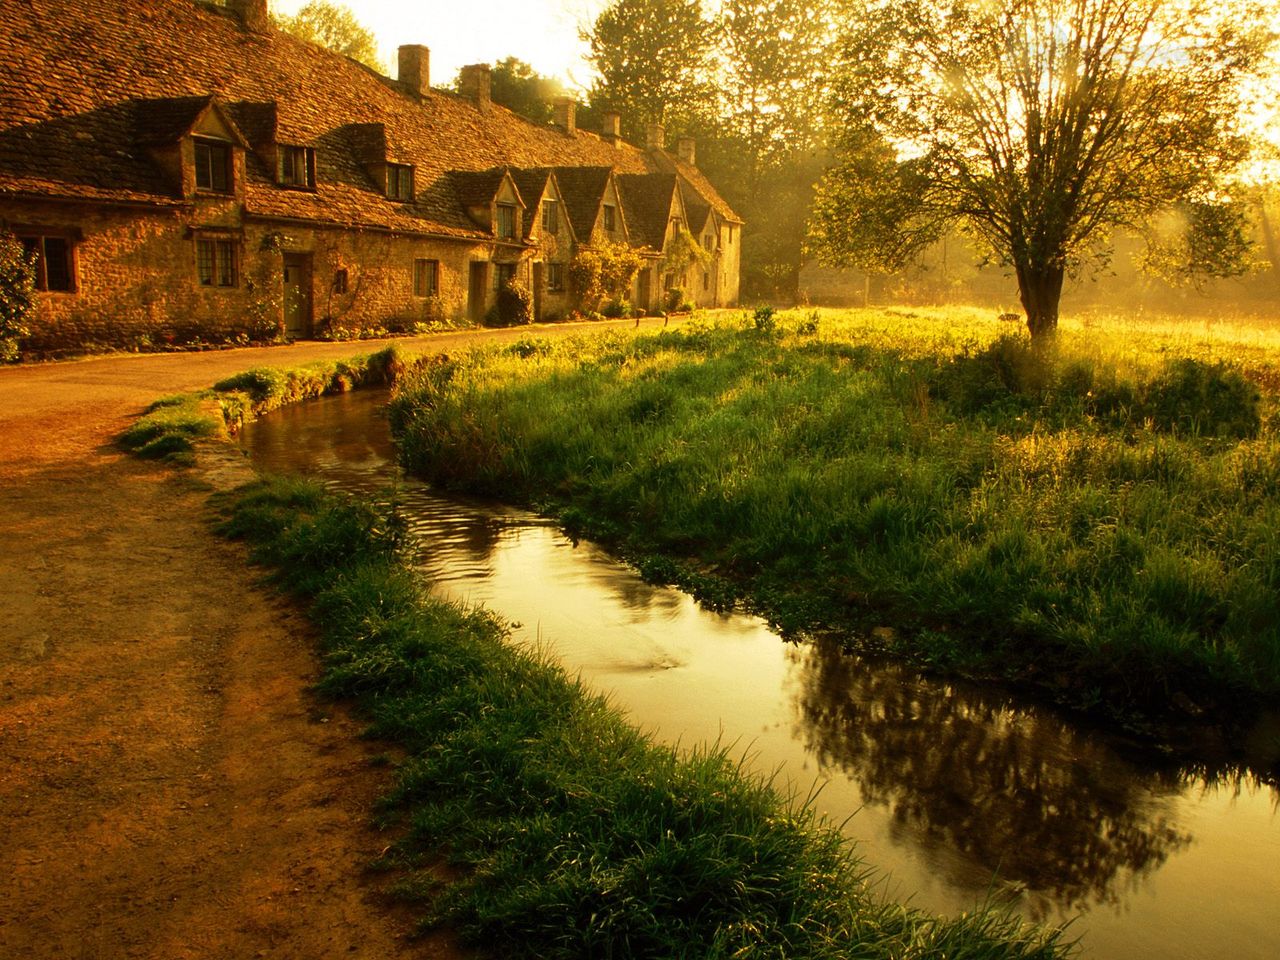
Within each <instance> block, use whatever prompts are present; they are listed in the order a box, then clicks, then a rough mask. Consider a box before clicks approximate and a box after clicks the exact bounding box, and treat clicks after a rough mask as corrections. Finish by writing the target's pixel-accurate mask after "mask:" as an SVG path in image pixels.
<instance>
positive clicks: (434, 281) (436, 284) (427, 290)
mask: <svg viewBox="0 0 1280 960" xmlns="http://www.w3.org/2000/svg"><path fill="white" fill-rule="evenodd" d="M439 291H440V261H439V260H415V261H413V295H414V296H415V297H434V296H435V295H436V294H437V293H439Z"/></svg>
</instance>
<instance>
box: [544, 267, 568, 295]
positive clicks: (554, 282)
mask: <svg viewBox="0 0 1280 960" xmlns="http://www.w3.org/2000/svg"><path fill="white" fill-rule="evenodd" d="M547 289H548V290H553V291H554V290H563V289H564V264H563V263H548V264H547Z"/></svg>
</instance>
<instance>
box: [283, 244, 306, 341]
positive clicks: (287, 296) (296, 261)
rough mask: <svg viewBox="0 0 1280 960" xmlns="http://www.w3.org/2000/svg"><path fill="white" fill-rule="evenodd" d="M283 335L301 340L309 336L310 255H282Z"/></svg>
mask: <svg viewBox="0 0 1280 960" xmlns="http://www.w3.org/2000/svg"><path fill="white" fill-rule="evenodd" d="M284 335H285V336H286V337H288V338H289V339H290V340H301V339H304V338H306V337H309V336H310V335H311V254H309V253H286V254H285V255H284Z"/></svg>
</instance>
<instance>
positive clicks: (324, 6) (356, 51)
mask: <svg viewBox="0 0 1280 960" xmlns="http://www.w3.org/2000/svg"><path fill="white" fill-rule="evenodd" d="M276 24H277V26H279V27H280V29H282V30H285V31H286V32H288V33H291V34H293V35H294V36H295V37H298V38H299V39H301V40H305V41H307V42H308V43H314V44H316V45H317V46H320V47H325V48H326V49H329V50H332V51H333V52H334V53H340V54H342V55H343V56H344V57H350V58H351V59H352V60H358V61H360V62H361V63H363V64H364V65H365V66H368V67H372V68H373V69H374V70H377V71H378V72H379V73H382V72H384V71H385V69H386V68H385V66H384V65H383V63H382V61H381V60H380V59H379V57H378V41H377V38H376V37H374V35H373V32H372V31H371V30H369V29H368V28H367V27H364V26H362V25H361V24H360V21H359V20H357V19H356V17H355V14H354V13H352V12H351V10H350V8H348V7H345V6H343V5H342V4H339V3H329V2H328V0H309V2H308V3H306V4H305V5H304V6H303V7H302V8H301V9H300V10H299V11H298V12H297V13H296V14H294V15H293V16H292V17H277V18H276Z"/></svg>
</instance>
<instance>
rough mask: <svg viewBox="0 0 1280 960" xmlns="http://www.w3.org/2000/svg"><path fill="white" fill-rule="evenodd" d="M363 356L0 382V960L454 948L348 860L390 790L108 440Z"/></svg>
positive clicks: (214, 356)
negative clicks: (196, 405)
mask: <svg viewBox="0 0 1280 960" xmlns="http://www.w3.org/2000/svg"><path fill="white" fill-rule="evenodd" d="M650 323H651V322H650ZM624 326H625V327H626V328H630V326H631V323H630V322H626V323H625V325H624ZM528 332H529V331H528V330H527V329H526V330H520V331H503V332H500V333H494V334H483V335H481V336H486V337H497V338H504V337H506V338H510V337H516V336H523V335H526V334H527V333H528ZM539 332H543V331H539ZM550 332H552V333H554V334H563V333H569V332H573V328H571V327H559V328H554V329H553V330H551V331H550ZM475 336H476V335H445V336H437V337H429V338H419V339H418V340H415V341H409V342H408V344H407V345H409V346H413V347H417V348H421V349H439V350H449V349H456V348H457V347H458V346H460V345H461V344H462V343H463V342H465V341H466V340H467V339H472V338H474V337H475ZM380 345H381V344H377V343H368V344H357V345H352V344H319V343H308V344H296V345H293V346H290V347H282V348H274V349H267V350H233V351H225V352H217V353H204V354H171V355H162V356H145V357H120V358H107V359H94V360H85V361H78V362H71V363H60V364H49V365H42V366H33V367H22V368H7V369H0V533H2V534H3V536H0V957H4V958H8V957H15V958H16V957H31V958H44V957H69V958H116V957H146V958H155V960H177V958H188V957H218V958H228V960H230V958H236V960H239V958H252V957H297V958H315V960H319V958H328V957H353V958H370V960H372V958H375V957H376V958H400V957H419V958H420V957H436V956H457V955H459V954H458V950H457V948H456V947H455V946H454V945H453V944H452V943H451V942H450V941H449V939H448V937H445V936H434V937H431V938H426V939H414V938H411V936H410V934H411V931H412V928H413V918H412V916H410V915H409V914H408V913H407V912H406V911H404V910H403V909H401V908H398V907H397V906H395V905H394V904H393V903H392V902H391V901H390V900H389V898H387V897H386V896H385V894H384V893H383V892H382V890H381V886H380V884H381V883H384V882H385V881H384V880H383V879H382V878H380V877H378V876H377V875H374V874H371V873H369V872H368V871H367V870H366V869H365V865H366V864H367V863H368V862H369V861H370V860H371V859H372V858H373V857H374V856H376V854H377V853H378V851H380V850H381V849H382V848H383V847H385V846H386V844H387V843H388V842H389V840H390V838H389V837H388V836H386V835H383V834H379V833H378V832H376V831H375V830H374V829H372V828H371V827H370V826H369V825H368V822H367V819H368V813H369V809H370V804H371V802H372V800H373V799H374V798H375V797H376V796H377V794H378V793H379V791H380V790H381V789H382V787H383V786H384V784H385V779H384V778H385V777H386V776H387V774H386V772H385V768H382V767H378V766H377V765H375V764H372V763H371V762H370V761H371V758H373V757H374V756H375V755H376V754H377V753H378V750H379V748H378V746H377V745H376V744H370V743H366V742H363V741H361V740H359V739H358V732H359V729H360V727H359V724H358V722H356V721H354V720H352V719H351V718H350V717H348V716H347V715H346V713H345V712H344V711H342V710H339V709H335V708H334V707H333V706H332V705H330V704H327V703H325V702H323V701H321V700H318V699H317V698H315V697H313V696H312V695H311V694H310V693H309V692H308V690H307V687H308V684H309V683H310V682H311V681H312V680H313V679H314V678H315V676H316V673H317V664H316V660H315V656H314V650H313V645H312V635H311V632H310V629H309V627H308V625H307V624H306V622H305V621H304V620H303V619H302V618H301V617H300V616H299V615H297V614H296V613H295V612H294V611H293V610H292V609H291V608H290V606H289V605H288V604H287V603H285V602H284V601H283V600H281V599H280V598H279V597H277V596H275V595H273V594H272V593H270V592H269V591H267V590H265V589H263V588H261V587H258V586H255V585H254V584H253V583H252V581H251V576H252V575H251V574H249V573H248V572H247V571H246V568H245V565H244V557H243V552H242V550H241V549H240V548H239V547H238V546H236V545H234V544H228V543H225V542H222V541H220V540H218V539H217V538H216V537H214V536H213V535H212V534H211V533H210V532H209V530H208V527H207V525H206V522H205V519H204V515H205V504H204V494H203V493H201V492H200V491H199V489H198V488H197V487H196V485H194V484H193V483H192V482H191V481H190V480H189V479H185V478H182V477H179V476H175V475H174V474H173V473H172V472H171V471H168V470H167V469H165V468H163V467H155V466H150V465H145V464H140V463H137V462H135V461H131V460H128V459H126V458H123V457H121V456H120V455H119V454H118V453H117V452H115V451H114V449H113V448H112V447H110V445H109V443H110V440H111V438H112V437H113V436H114V435H115V434H116V433H117V432H118V431H119V430H120V429H122V428H123V427H124V426H125V425H126V424H127V423H128V422H129V420H130V419H131V418H132V417H133V416H134V415H136V414H137V413H138V412H140V410H141V408H142V407H143V406H144V405H145V404H146V403H148V402H149V401H151V400H153V399H155V398H156V397H157V396H161V395H164V394H167V393H174V392H179V391H184V390H190V389H195V388H199V387H204V386H208V385H209V384H211V383H212V382H213V381H214V380H216V379H218V378H220V377H223V376H226V375H228V374H231V373H235V372H238V371H240V370H244V369H246V368H248V367H251V366H258V365H285V364H292V363H299V362H303V361H305V360H309V359H316V358H319V357H342V356H350V355H352V354H354V353H359V352H366V351H368V350H373V349H377V348H378V347H379V346H380Z"/></svg>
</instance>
